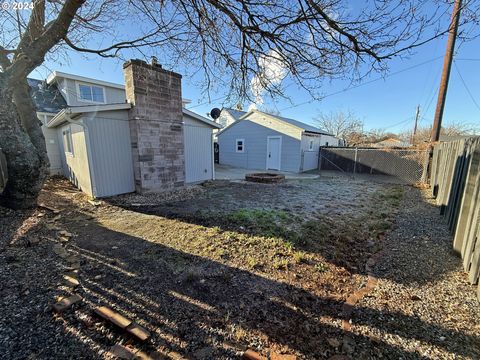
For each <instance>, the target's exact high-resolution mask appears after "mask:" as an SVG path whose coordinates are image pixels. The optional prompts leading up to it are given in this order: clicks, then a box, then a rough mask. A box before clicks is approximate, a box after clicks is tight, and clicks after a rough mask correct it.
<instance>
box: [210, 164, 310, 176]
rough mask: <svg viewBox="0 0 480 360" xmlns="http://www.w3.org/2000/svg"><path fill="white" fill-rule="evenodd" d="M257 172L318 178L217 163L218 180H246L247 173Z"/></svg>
mask: <svg viewBox="0 0 480 360" xmlns="http://www.w3.org/2000/svg"><path fill="white" fill-rule="evenodd" d="M255 172H269V173H274V174H283V175H285V179H287V180H306V179H318V178H319V175H318V174H309V173H293V172H287V171H277V170H268V171H267V170H265V169H258V170H254V169H243V168H236V167H233V166H228V165H219V164H215V179H217V180H245V175H246V174H250V173H255Z"/></svg>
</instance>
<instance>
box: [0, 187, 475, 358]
mask: <svg viewBox="0 0 480 360" xmlns="http://www.w3.org/2000/svg"><path fill="white" fill-rule="evenodd" d="M389 188H391V185H386V184H374V183H369V182H368V181H365V180H361V181H360V180H357V181H351V180H348V179H343V180H340V179H335V180H315V181H314V180H312V181H303V182H287V183H285V184H282V185H281V186H279V187H275V188H274V187H268V186H265V185H259V184H258V185H251V184H246V185H245V184H241V183H240V184H239V183H235V184H232V183H228V182H218V183H215V184H207V186H203V187H199V186H195V187H191V188H188V189H187V191H183V192H182V191H180V192H178V191H177V192H171V193H165V194H162V195H148V196H140V195H126V196H122V197H117V198H114V199H108V200H107V201H106V202H103V201H101V202H99V203H98V204H97V205H94V204H92V203H89V202H88V201H87V199H86V198H85V196H84V195H83V194H82V193H81V192H79V191H77V190H75V189H74V188H73V187H72V186H71V185H69V184H68V183H67V182H66V181H63V180H58V179H56V180H51V181H49V182H48V183H47V186H46V190H44V192H43V194H42V196H41V199H40V201H44V202H45V203H46V205H49V206H50V207H53V208H57V209H59V210H60V211H61V212H60V213H59V214H57V213H55V212H53V211H52V210H46V209H38V210H35V211H33V212H28V213H24V212H15V211H9V210H6V209H2V208H0V229H1V231H0V295H1V298H0V306H1V309H2V311H1V312H0V349H1V350H2V353H1V358H2V359H27V358H29V359H51V358H60V359H63V358H75V359H77V358H88V359H94V358H99V359H110V358H113V355H112V354H111V353H110V352H109V350H110V348H111V346H113V345H115V344H123V345H127V346H132V347H135V348H137V349H142V350H143V351H145V352H152V351H156V352H157V353H156V354H157V358H172V359H183V358H187V359H236V358H239V356H240V354H241V353H242V351H243V350H244V349H245V348H247V347H248V348H252V349H255V350H256V351H259V352H261V353H262V354H264V355H266V354H268V353H269V351H271V350H274V351H276V352H278V353H285V354H295V355H297V356H298V357H299V358H301V359H323V358H325V359H329V358H332V359H334V358H335V359H371V358H392V359H400V358H402V359H406V358H408V359H410V358H411V359H423V358H428V359H444V358H468V359H478V358H480V356H479V354H480V353H479V348H478V344H479V337H478V334H479V333H480V329H479V324H480V319H479V311H478V309H479V308H478V304H477V303H476V299H475V292H474V289H473V288H472V286H470V285H468V282H467V281H466V277H465V275H464V274H463V272H462V271H461V268H460V260H459V259H458V258H457V257H455V256H454V255H453V254H451V252H450V248H451V237H450V236H449V234H448V232H447V231H446V229H445V226H444V225H443V224H442V223H441V221H440V217H439V216H438V209H437V208H436V207H434V206H433V205H432V204H431V203H430V202H429V201H427V200H423V199H422V198H421V194H420V191H419V190H415V189H411V188H405V189H406V191H404V193H405V194H406V197H405V199H404V202H403V205H402V206H401V211H400V213H399V214H398V216H397V218H396V225H395V228H394V230H393V231H392V232H391V233H390V234H389V235H387V237H386V238H385V240H384V250H383V256H382V257H381V258H380V259H379V260H378V262H377V264H376V266H375V275H376V276H377V277H378V278H379V281H378V286H377V287H376V289H375V290H373V292H371V293H369V294H368V295H367V296H366V297H365V298H363V299H362V300H361V301H360V302H359V303H357V304H356V306H355V308H354V310H353V318H352V328H351V331H344V330H343V328H342V319H343V317H342V306H343V302H344V301H345V299H346V298H347V297H348V295H349V294H350V293H352V292H353V291H355V290H356V289H358V288H359V287H361V285H362V284H365V283H366V280H367V276H366V274H365V272H364V271H362V270H361V269H360V268H359V267H358V266H357V267H352V266H351V267H343V266H342V265H341V264H342V262H329V263H327V264H328V270H327V271H325V269H324V268H318V265H319V263H318V262H312V261H313V260H318V259H320V258H322V256H324V255H325V254H324V253H322V252H320V253H312V254H309V253H308V248H307V249H306V250H305V252H301V253H300V255H302V256H306V258H303V259H300V260H298V259H297V260H298V261H296V262H295V261H293V262H292V261H291V262H290V263H288V265H287V266H285V267H278V268H276V267H275V268H272V267H271V266H265V267H260V268H258V267H257V265H255V266H249V265H248V264H247V263H246V261H245V258H244V257H243V256H244V254H255V253H256V252H258V249H262V248H263V247H264V246H265V248H266V250H268V251H274V252H276V253H275V254H274V256H275V257H278V258H280V259H283V260H286V259H291V258H292V256H294V255H298V253H296V252H292V251H290V250H289V249H288V247H287V248H285V246H284V245H282V246H279V245H278V244H279V243H278V242H275V241H274V242H272V241H270V240H268V241H266V239H265V238H263V237H261V236H259V235H257V234H252V233H249V232H244V233H240V232H235V231H233V230H231V229H230V230H223V229H220V228H218V227H207V226H204V225H202V224H201V223H200V222H195V221H193V222H187V221H185V220H184V219H182V218H181V217H178V216H177V217H173V218H171V217H170V218H169V217H165V215H166V214H176V215H178V214H180V213H183V214H198V213H201V212H202V211H203V210H205V209H210V210H212V211H217V212H218V211H224V212H231V211H236V210H238V209H241V208H266V209H271V208H273V209H275V211H277V210H279V211H285V212H288V213H289V214H290V213H293V214H300V215H301V216H302V218H303V217H306V218H310V219H312V220H313V219H318V218H317V217H316V216H328V217H329V218H330V219H332V220H335V219H337V220H338V219H340V220H341V219H342V218H343V221H344V222H341V227H343V228H345V229H347V227H348V219H352V221H353V220H355V219H356V217H358V214H359V212H365V214H372V216H373V215H375V214H376V213H375V212H371V211H372V208H381V207H382V206H381V205H382V204H381V203H380V201H384V202H387V200H385V198H382V197H380V198H379V197H375V196H376V195H375V194H377V192H378V191H381V192H380V195H382V196H383V195H385V194H386V193H385V192H384V191H385V189H389ZM377 195H378V194H377ZM352 199H354V200H352ZM372 199H377V201H378V202H377V203H372V202H371V201H372ZM382 199H383V200H382ZM127 203H128V204H129V206H126V205H125V204H127ZM332 204H335V206H331V205H332ZM327 205H328V206H327ZM390 208H391V206H390ZM387 209H389V206H386V207H385V208H383V210H382V211H386V212H385V214H388V211H387ZM374 210H375V209H374ZM382 213H383V212H382ZM377 215H378V213H377ZM349 216H350V217H349ZM195 219H196V218H195ZM335 221H336V220H335ZM355 226H358V224H356V225H355ZM351 227H353V223H352V225H351ZM367 228H368V226H367ZM62 230H65V231H68V232H70V233H71V234H72V237H71V239H70V240H69V241H68V242H60V240H59V233H60V232H61V231H62ZM350 230H351V229H350ZM359 238H360V234H357V236H353V237H351V238H348V239H347V240H348V241H347V243H346V244H350V245H351V246H352V249H353V247H358V246H357V242H358V241H359V240H358V239H359ZM362 239H363V238H362ZM363 241H365V247H366V248H368V249H367V250H365V251H363V252H362V251H355V252H354V251H350V253H349V254H340V255H341V256H347V255H348V256H350V257H355V256H357V257H358V256H360V257H362V258H361V259H356V260H357V262H355V264H357V263H358V264H360V263H363V264H364V263H365V262H366V260H367V259H366V258H364V257H365V256H370V255H371V254H372V253H374V252H375V251H376V250H374V249H378V248H379V244H378V243H377V242H376V240H375V239H368V238H367V239H363ZM352 242H354V243H352ZM60 244H62V246H63V248H64V249H65V250H66V251H67V252H68V253H70V254H73V255H75V256H76V257H77V258H79V259H80V260H81V261H80V265H81V266H80V269H79V272H78V280H79V281H80V286H79V287H78V288H77V289H76V290H75V293H77V294H79V295H81V296H82V298H83V302H82V303H81V304H78V305H74V307H73V308H72V309H69V310H68V311H66V312H65V313H63V314H62V315H61V316H58V315H54V314H53V313H52V311H51V305H52V304H53V303H54V302H55V299H57V298H58V297H59V296H65V295H69V294H71V293H72V289H69V288H68V287H65V286H64V285H62V275H63V274H64V273H65V271H66V270H67V264H66V263H65V259H62V258H60V257H59V256H57V254H56V253H55V252H54V251H53V250H54V248H55V247H57V248H58V246H60ZM336 244H337V245H336V247H337V248H338V243H336ZM352 244H353V245H352ZM361 244H363V243H361ZM362 246H363V245H362ZM223 248H225V249H226V250H225V251H224V250H223ZM321 250H322V251H323V249H321ZM232 254H233V255H234V256H232ZM262 254H263V253H260V254H258V256H259V257H260V258H261V257H262V256H263V257H267V255H268V256H270V255H271V254H270V253H268V252H267V253H265V254H263V255H262ZM349 260H351V261H353V260H352V259H349ZM265 263H267V264H268V263H269V261H268V259H267V258H266V259H265ZM354 269H357V270H354ZM97 305H106V306H109V307H111V308H112V309H115V310H117V311H119V312H121V313H122V314H123V315H125V316H127V317H129V318H130V319H132V320H134V321H136V322H138V323H139V324H140V325H142V326H144V327H145V328H147V329H148V330H149V331H151V333H152V339H151V341H150V342H149V343H148V344H144V345H142V344H139V343H138V342H135V341H133V340H132V339H131V338H129V337H127V336H125V334H124V333H123V332H121V331H119V330H118V329H116V328H114V327H112V326H109V325H107V324H106V323H105V322H104V321H103V320H100V319H98V318H96V317H94V316H92V309H93V308H94V307H95V306H97ZM332 356H333V357H332ZM335 356H336V357H335Z"/></svg>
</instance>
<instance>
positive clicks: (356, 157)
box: [353, 147, 358, 175]
mask: <svg viewBox="0 0 480 360" xmlns="http://www.w3.org/2000/svg"><path fill="white" fill-rule="evenodd" d="M357 159H358V147H355V161H354V163H353V175H355V173H356V171H357Z"/></svg>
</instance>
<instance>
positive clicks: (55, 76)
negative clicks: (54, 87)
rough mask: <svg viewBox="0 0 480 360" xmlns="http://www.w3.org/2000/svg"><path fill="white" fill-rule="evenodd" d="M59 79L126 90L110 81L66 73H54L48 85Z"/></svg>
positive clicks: (49, 78)
mask: <svg viewBox="0 0 480 360" xmlns="http://www.w3.org/2000/svg"><path fill="white" fill-rule="evenodd" d="M58 78H66V79H72V80H77V81H83V82H87V83H93V84H98V85H103V86H108V87H113V88H117V89H122V90H123V89H125V85H122V84H116V83H113V82H110V81H104V80H98V79H94V78H89V77H86V76H80V75H74V74H68V73H64V72H61V71H54V72H52V73H51V74H50V75H48V78H47V83H48V84H52V83H54V82H56V80H57V79H58Z"/></svg>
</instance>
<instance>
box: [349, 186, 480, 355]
mask: <svg viewBox="0 0 480 360" xmlns="http://www.w3.org/2000/svg"><path fill="white" fill-rule="evenodd" d="M374 273H375V276H376V277H377V278H378V279H379V281H378V284H377V287H376V289H375V290H374V291H373V292H372V293H370V294H369V295H368V296H367V297H365V298H364V299H363V300H362V301H361V302H360V303H359V304H358V309H356V310H355V311H354V318H353V327H352V329H353V332H354V333H355V334H357V335H360V336H365V337H367V338H368V339H369V342H370V343H365V342H364V343H363V344H359V348H362V347H365V346H366V347H369V346H371V341H374V342H378V343H384V344H389V345H390V348H389V351H388V353H383V357H387V358H392V359H400V358H402V359H419V358H425V359H427V358H428V359H480V311H479V306H480V305H479V303H478V302H477V298H476V293H475V288H476V287H475V286H472V285H470V284H469V283H468V280H467V275H466V274H465V273H464V272H463V269H462V266H461V261H460V258H459V257H457V256H455V254H453V251H452V237H451V235H450V233H449V232H448V230H447V227H446V225H445V223H444V221H443V219H442V218H441V217H440V216H439V210H438V207H436V206H435V205H434V202H433V200H432V199H431V198H429V195H428V192H427V191H421V190H418V189H411V190H410V191H407V192H406V196H405V199H404V204H403V206H402V208H401V211H400V213H399V215H398V216H397V220H396V228H395V230H393V231H392V232H391V233H390V234H389V235H388V236H387V237H386V239H385V247H384V251H383V254H382V256H381V257H380V259H379V260H378V262H377V264H376V266H375V269H374ZM373 355H375V356H378V357H381V351H379V352H377V353H370V356H373Z"/></svg>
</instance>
